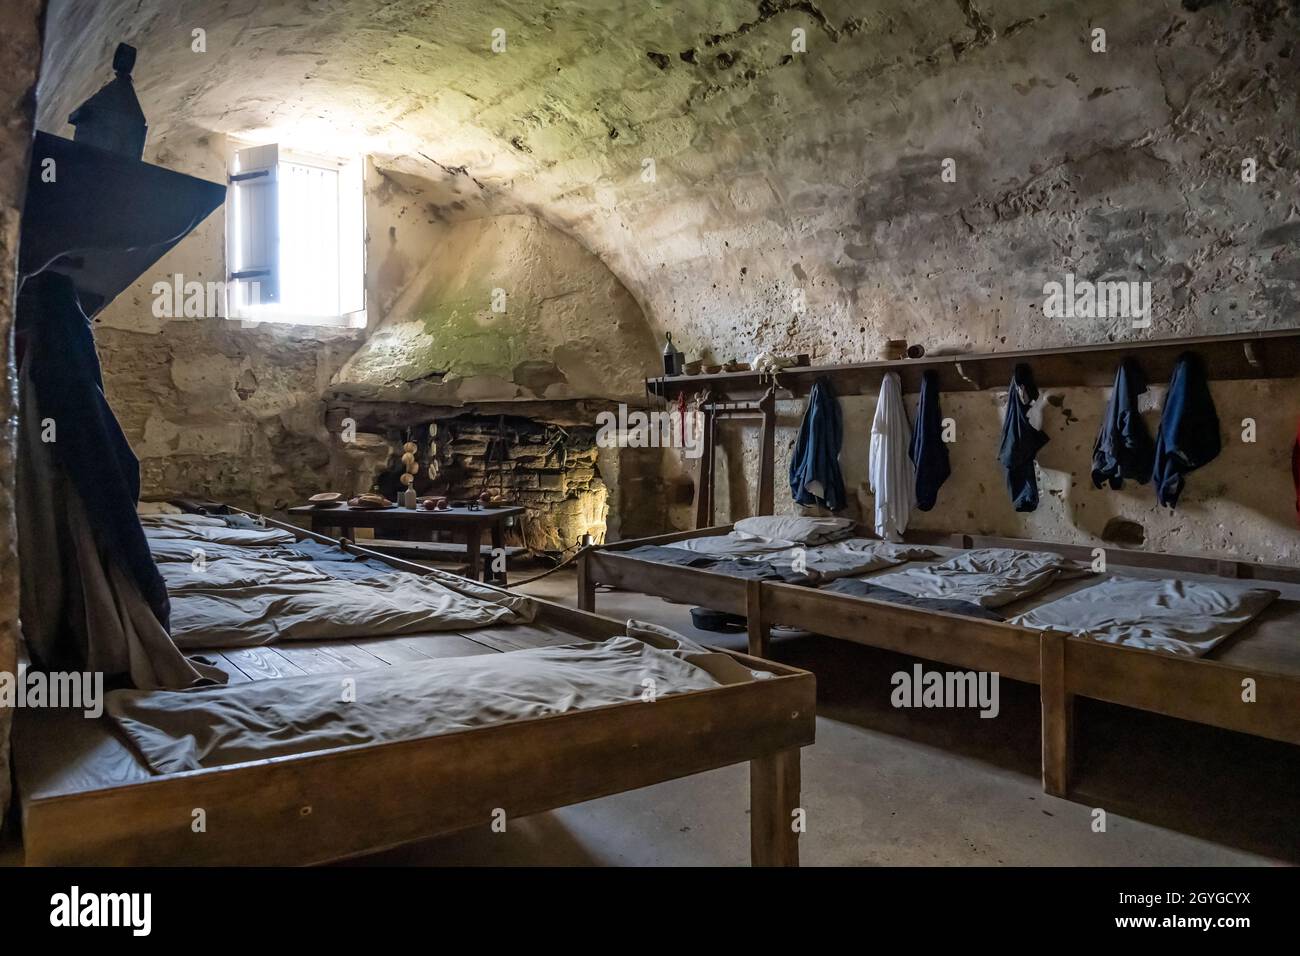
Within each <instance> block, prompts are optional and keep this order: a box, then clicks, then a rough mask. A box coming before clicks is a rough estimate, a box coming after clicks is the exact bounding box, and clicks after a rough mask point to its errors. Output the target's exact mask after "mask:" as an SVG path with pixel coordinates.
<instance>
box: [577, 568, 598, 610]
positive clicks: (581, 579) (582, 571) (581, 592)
mask: <svg viewBox="0 0 1300 956" xmlns="http://www.w3.org/2000/svg"><path fill="white" fill-rule="evenodd" d="M578 610H579V611H594V610H596V582H595V581H594V580H593V579H592V577H591V564H590V563H589V562H588V560H587V555H585V554H584V555H582V556H581V557H579V558H578Z"/></svg>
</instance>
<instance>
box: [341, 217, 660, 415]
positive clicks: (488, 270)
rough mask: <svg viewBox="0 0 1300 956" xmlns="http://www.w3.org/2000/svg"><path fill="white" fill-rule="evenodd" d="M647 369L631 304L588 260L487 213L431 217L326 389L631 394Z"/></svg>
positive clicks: (645, 344)
mask: <svg viewBox="0 0 1300 956" xmlns="http://www.w3.org/2000/svg"><path fill="white" fill-rule="evenodd" d="M655 369H656V350H655V345H654V340H653V338H652V337H651V334H650V330H649V328H648V326H647V325H646V322H645V317H644V316H643V315H642V313H641V308H640V306H639V305H637V303H636V300H635V299H633V298H632V296H631V295H630V294H629V293H628V291H627V289H625V288H624V287H623V284H622V283H621V282H619V281H618V279H617V278H616V277H615V276H614V275H613V274H612V273H611V272H610V271H609V269H608V268H607V267H606V266H605V264H604V263H603V262H601V260H600V259H598V258H597V257H596V256H594V255H592V254H591V253H590V252H589V251H588V250H586V249H585V248H583V247H582V246H581V245H579V244H578V243H577V242H575V241H574V240H573V239H572V238H570V237H569V236H566V235H564V234H563V233H561V232H559V231H558V230H557V229H555V228H554V227H552V226H550V225H548V224H547V223H545V222H544V221H542V220H539V219H537V218H536V217H534V216H525V215H506V216H491V217H485V218H482V219H473V220H466V221H461V222H456V223H452V224H449V225H447V226H445V227H444V228H443V230H442V231H441V233H440V234H439V235H438V236H437V237H436V240H435V241H434V242H432V243H431V244H430V246H429V247H428V249H427V252H426V253H425V265H424V267H423V269H422V270H421V271H420V272H419V273H418V275H417V276H416V277H415V278H414V279H413V280H412V281H410V282H409V283H408V284H407V285H406V287H405V289H404V291H403V292H402V295H401V296H400V297H399V298H398V299H397V300H396V301H395V302H394V303H393V305H392V307H391V308H390V309H389V310H388V315H387V316H386V318H385V319H384V321H383V322H382V323H380V325H379V326H378V328H376V329H375V330H374V331H372V332H371V334H370V336H369V338H368V339H367V341H366V344H365V345H364V346H363V347H362V348H361V349H360V350H358V352H357V354H356V355H354V356H353V357H352V358H351V359H350V360H349V361H348V363H347V365H345V366H344V368H343V369H341V370H340V372H339V373H338V375H337V376H336V384H337V386H338V387H337V388H336V389H335V392H336V393H337V394H339V395H348V396H353V397H357V398H366V399H375V400H385V399H387V400H405V401H422V402H426V403H428V404H433V405H455V404H459V403H463V402H473V401H514V400H529V399H536V400H547V401H555V400H564V399H574V398H592V397H604V398H623V399H637V400H640V399H643V397H644V386H643V384H642V382H643V380H644V379H645V378H646V377H647V376H649V375H653V374H654V372H655ZM441 373H445V376H444V375H443V374H441Z"/></svg>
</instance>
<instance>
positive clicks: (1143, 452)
mask: <svg viewBox="0 0 1300 956" xmlns="http://www.w3.org/2000/svg"><path fill="white" fill-rule="evenodd" d="M1146 390H1147V378H1146V375H1145V374H1144V373H1143V372H1142V367H1141V366H1140V365H1138V363H1137V362H1135V361H1133V360H1132V359H1127V358H1126V359H1125V360H1124V361H1123V362H1121V363H1120V366H1119V370H1118V371H1117V372H1116V373H1115V387H1114V388H1113V389H1112V390H1111V394H1110V402H1109V403H1108V404H1107V405H1106V417H1105V418H1103V419H1102V421H1101V430H1100V431H1098V433H1097V442H1096V444H1094V445H1093V448H1092V484H1093V487H1094V488H1100V487H1101V486H1102V485H1103V484H1105V483H1107V482H1109V483H1110V486H1111V488H1112V489H1114V490H1115V491H1118V490H1119V489H1120V488H1123V487H1124V481H1125V480H1126V479H1131V480H1133V481H1136V482H1137V483H1138V484H1140V485H1145V484H1146V483H1147V482H1148V481H1150V480H1151V466H1152V465H1153V464H1154V462H1155V446H1154V445H1153V444H1152V442H1151V433H1150V432H1149V431H1147V425H1146V422H1144V421H1143V420H1142V414H1141V412H1139V411H1138V396H1139V395H1141V394H1142V393H1144V392H1145V391H1146Z"/></svg>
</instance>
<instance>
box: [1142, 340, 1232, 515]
mask: <svg viewBox="0 0 1300 956" xmlns="http://www.w3.org/2000/svg"><path fill="white" fill-rule="evenodd" d="M1222 447H1223V445H1222V442H1221V440H1220V438H1219V413H1218V412H1216V411H1215V409H1214V399H1213V398H1211V397H1210V386H1209V384H1208V383H1207V382H1206V379H1205V363H1203V362H1202V361H1201V359H1200V356H1198V355H1196V354H1195V353H1193V352H1184V353H1183V354H1182V355H1180V356H1179V357H1178V362H1177V363H1176V364H1175V365H1174V375H1173V378H1171V379H1170V380H1169V395H1168V396H1167V397H1166V398H1165V410H1164V412H1163V413H1162V414H1161V416H1160V430H1159V431H1158V432H1157V433H1156V451H1155V466H1154V468H1153V469H1152V472H1151V477H1152V478H1153V479H1154V480H1155V483H1156V500H1157V501H1159V502H1160V504H1162V505H1168V506H1169V507H1170V508H1173V507H1174V506H1176V505H1177V504H1178V498H1179V496H1180V495H1181V494H1182V493H1183V485H1184V484H1185V483H1186V476H1187V475H1188V474H1189V473H1191V472H1193V471H1195V470H1196V469H1197V468H1200V467H1201V466H1202V465H1206V464H1209V463H1210V462H1212V461H1213V460H1214V459H1215V458H1217V457H1218V456H1219V451H1220V450H1221V449H1222Z"/></svg>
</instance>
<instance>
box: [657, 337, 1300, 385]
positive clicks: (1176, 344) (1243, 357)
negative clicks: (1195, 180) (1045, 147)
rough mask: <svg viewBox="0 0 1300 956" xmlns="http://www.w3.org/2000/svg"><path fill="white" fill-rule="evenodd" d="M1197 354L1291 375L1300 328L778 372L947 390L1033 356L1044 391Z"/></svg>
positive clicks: (687, 379)
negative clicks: (933, 379)
mask: <svg viewBox="0 0 1300 956" xmlns="http://www.w3.org/2000/svg"><path fill="white" fill-rule="evenodd" d="M1186 351H1192V352H1196V353H1197V354H1198V355H1200V356H1201V358H1202V359H1203V360H1204V361H1205V365H1206V369H1207V371H1208V372H1209V376H1210V378H1211V379H1213V380H1228V379H1264V378H1290V377H1292V376H1295V375H1297V374H1300V329H1281V330H1272V331H1260V332H1242V333H1234V334H1231V335H1204V336H1196V337H1190V338H1182V339H1149V340H1146V341H1134V342H1109V343H1106V344H1104V345H1076V346H1069V347H1066V348H1057V349H1033V350H1030V351H1025V352H985V353H970V354H965V355H934V356H930V355H927V356H925V357H924V358H919V359H902V360H899V361H879V362H856V363H852V364H848V365H808V366H804V367H802V368H788V369H784V370H782V371H781V372H779V373H778V375H777V384H778V391H780V392H781V393H783V394H789V395H796V396H797V395H806V394H807V393H808V391H809V389H811V388H812V384H813V382H814V381H816V379H817V378H818V377H819V376H821V375H825V376H827V377H828V378H829V379H830V381H831V384H832V385H833V386H834V388H835V391H836V393H837V394H839V395H851V394H855V393H857V394H866V393H870V392H874V391H877V390H878V389H879V388H880V380H881V378H882V377H883V376H884V374H885V373H886V372H897V373H898V374H899V377H900V378H901V379H902V384H903V391H904V392H917V391H919V390H920V388H921V376H922V374H923V373H924V372H926V371H928V370H933V371H935V372H937V373H938V375H939V386H940V388H941V389H942V390H943V391H945V392H971V391H979V390H980V389H986V388H1006V387H1007V384H1008V383H1009V382H1010V381H1011V372H1012V369H1013V368H1014V367H1015V365H1016V363H1018V362H1028V363H1029V365H1030V366H1031V367H1032V368H1033V370H1034V379H1035V381H1036V382H1037V384H1038V387H1039V388H1040V389H1046V388H1064V387H1069V386H1096V387H1108V386H1110V385H1112V384H1114V381H1115V370H1116V368H1117V367H1118V366H1119V363H1120V361H1121V360H1122V359H1124V358H1125V357H1132V358H1134V359H1136V360H1137V361H1138V362H1139V363H1140V364H1141V365H1142V369H1143V371H1145V372H1146V375H1147V379H1148V381H1149V382H1150V383H1151V384H1153V385H1160V384H1163V383H1166V382H1168V381H1169V378H1170V376H1171V375H1172V374H1173V368H1174V363H1175V362H1176V361H1177V359H1178V356H1179V355H1181V354H1182V353H1183V352H1186ZM770 384H771V379H770V377H769V378H767V379H763V378H761V377H760V376H759V374H758V373H757V372H719V373H717V374H716V375H674V376H671V377H661V378H651V379H646V389H647V390H648V391H649V392H650V394H652V395H657V396H659V397H661V398H665V399H667V398H674V397H676V396H677V395H678V394H680V393H682V392H685V393H688V394H689V393H692V392H698V391H700V390H702V389H706V388H707V389H708V390H709V391H710V392H711V393H712V394H713V396H714V397H715V398H730V399H735V400H743V399H752V398H757V397H759V396H761V395H762V394H763V393H764V392H765V391H766V390H767V388H768V386H769V385H770Z"/></svg>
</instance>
